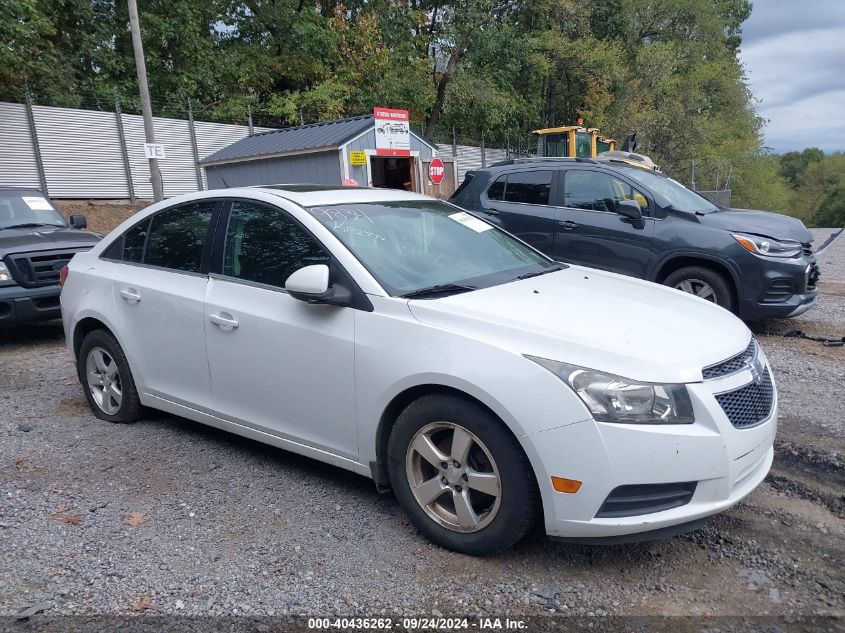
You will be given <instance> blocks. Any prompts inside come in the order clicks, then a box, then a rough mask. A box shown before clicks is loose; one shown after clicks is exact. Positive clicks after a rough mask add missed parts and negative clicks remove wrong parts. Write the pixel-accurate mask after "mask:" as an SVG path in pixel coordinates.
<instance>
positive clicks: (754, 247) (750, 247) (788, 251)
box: [731, 233, 801, 257]
mask: <svg viewBox="0 0 845 633" xmlns="http://www.w3.org/2000/svg"><path fill="white" fill-rule="evenodd" d="M731 235H732V236H733V238H734V239H735V240H736V241H737V242H739V245H740V246H742V248H744V249H745V250H747V251H748V252H750V253H754V254H755V255H764V256H765V257H795V256H796V255H800V254H801V244H799V243H798V242H793V241H792V240H773V239H772V238H770V237H760V236H759V235H746V234H744V233H731Z"/></svg>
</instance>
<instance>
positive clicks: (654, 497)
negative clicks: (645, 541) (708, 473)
mask: <svg viewBox="0 0 845 633" xmlns="http://www.w3.org/2000/svg"><path fill="white" fill-rule="evenodd" d="M697 485H698V482H695V481H685V482H680V483H671V484H637V485H633V486H619V487H617V488H614V489H613V490H612V491H611V493H610V494H609V495H608V496H607V499H605V500H604V503H603V504H602V506H601V508H599V511H598V513H597V514H596V518H612V517H633V516H638V515H640V514H651V513H653V512H662V511H663V510H671V509H672V508H679V507H681V506H683V505H686V504H688V503H689V502H690V500H691V499H692V495H693V493H695V487H696V486H697Z"/></svg>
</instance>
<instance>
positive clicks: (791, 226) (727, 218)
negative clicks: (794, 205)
mask: <svg viewBox="0 0 845 633" xmlns="http://www.w3.org/2000/svg"><path fill="white" fill-rule="evenodd" d="M699 219H700V220H701V223H702V224H705V225H710V226H716V227H721V228H723V229H727V230H728V231H739V232H741V233H753V234H754V235H761V236H763V237H771V238H772V239H776V240H795V241H796V242H802V243H804V244H807V243H809V242H812V241H813V236H812V235H811V234H810V232H809V231H808V230H807V227H805V226H804V223H803V222H802V221H801V220H799V219H798V218H792V217H789V216H788V215H781V214H779V213H770V212H769V211H751V210H748V209H729V210H720V211H717V212H716V213H708V214H707V215H703V216H700V218H699Z"/></svg>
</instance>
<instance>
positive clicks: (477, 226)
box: [449, 211, 493, 233]
mask: <svg viewBox="0 0 845 633" xmlns="http://www.w3.org/2000/svg"><path fill="white" fill-rule="evenodd" d="M449 218H450V219H452V220H454V221H455V222H457V223H458V224H463V225H464V226H465V227H467V228H468V229H472V230H473V231H475V232H476V233H484V231H489V230H490V229H492V228H493V227H492V226H491V225H490V224H487V223H486V222H484V221H483V220H479V219H478V218H477V217H475V216H474V215H470V214H469V213H466V212H465V211H460V212H458V213H453V214H452V215H450V216H449Z"/></svg>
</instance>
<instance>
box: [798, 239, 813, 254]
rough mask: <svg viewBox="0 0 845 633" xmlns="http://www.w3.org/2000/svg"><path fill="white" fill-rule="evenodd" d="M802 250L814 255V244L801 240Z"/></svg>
mask: <svg viewBox="0 0 845 633" xmlns="http://www.w3.org/2000/svg"><path fill="white" fill-rule="evenodd" d="M801 250H802V251H804V254H805V255H812V254H813V245H812V244H810V243H809V242H801Z"/></svg>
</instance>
